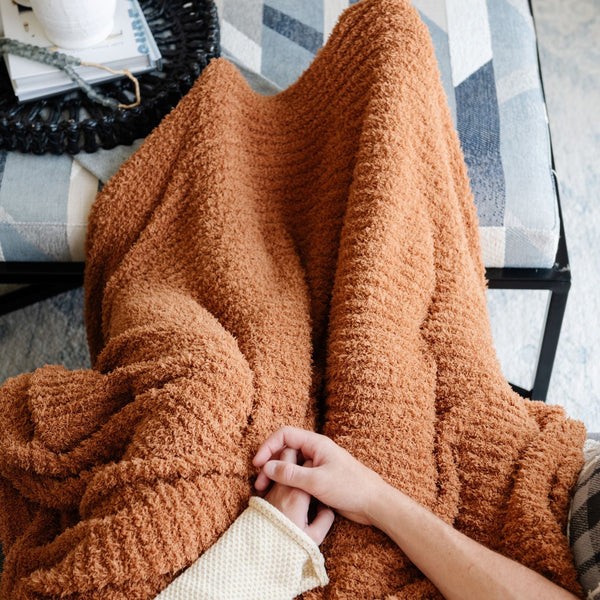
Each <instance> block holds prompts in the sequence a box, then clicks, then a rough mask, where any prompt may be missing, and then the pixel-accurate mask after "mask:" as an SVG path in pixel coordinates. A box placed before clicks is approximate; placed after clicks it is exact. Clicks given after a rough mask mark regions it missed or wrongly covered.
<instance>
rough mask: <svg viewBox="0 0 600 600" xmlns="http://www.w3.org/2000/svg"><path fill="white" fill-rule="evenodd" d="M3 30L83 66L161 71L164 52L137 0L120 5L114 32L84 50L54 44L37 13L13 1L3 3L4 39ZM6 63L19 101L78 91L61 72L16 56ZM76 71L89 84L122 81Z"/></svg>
mask: <svg viewBox="0 0 600 600" xmlns="http://www.w3.org/2000/svg"><path fill="white" fill-rule="evenodd" d="M2 30H3V36H4V37H6V38H11V39H14V40H18V41H20V42H24V43H26V44H32V45H34V46H41V47H42V48H46V49H48V50H56V51H58V52H62V53H63V54H69V55H71V56H77V57H78V58H80V59H81V60H82V61H84V62H91V63H99V64H102V65H104V66H106V67H110V68H111V69H113V70H115V71H119V70H122V69H129V71H130V72H131V73H133V74H134V75H135V74H139V73H144V72H146V71H151V70H153V69H160V67H161V55H160V52H159V50H158V47H157V45H156V42H155V40H154V37H153V35H152V33H151V31H150V28H149V27H148V23H147V22H146V19H145V17H144V13H143V12H142V10H141V9H140V6H139V4H138V2H137V0H117V8H116V12H115V24H114V27H113V31H112V33H111V34H110V35H109V36H108V38H106V39H105V40H104V41H103V42H100V43H99V44H96V45H95V46H90V47H89V48H83V49H81V50H65V49H62V48H59V47H57V46H55V45H53V44H52V43H51V42H50V41H49V40H48V38H47V37H46V35H45V33H44V30H43V28H42V26H41V25H40V24H39V22H38V21H37V19H36V17H35V14H34V13H33V11H32V10H31V9H30V8H25V7H23V6H20V5H17V4H16V3H15V2H14V1H13V0H0V34H2ZM4 60H5V61H6V66H7V69H8V74H9V76H10V79H11V83H12V86H13V89H14V91H15V95H16V96H17V98H18V99H19V101H20V102H25V101H27V100H35V99H37V98H44V97H47V96H52V95H55V94H61V93H64V92H66V91H69V90H71V89H74V88H76V87H77V85H76V84H75V83H74V82H73V81H72V80H71V79H70V78H69V77H68V76H67V75H66V74H65V73H63V72H62V71H60V70H59V69H57V68H56V67H51V66H49V65H45V64H42V63H38V62H35V61H33V60H29V59H27V58H22V57H20V56H14V55H12V54H6V55H5V56H4ZM75 70H76V71H77V72H78V73H79V75H81V77H83V78H84V79H85V80H86V81H87V82H88V83H90V84H96V83H101V82H104V81H107V80H109V79H115V78H116V77H119V76H118V75H113V74H110V73H108V72H107V71H104V70H101V69H97V68H95V67H89V66H78V67H75Z"/></svg>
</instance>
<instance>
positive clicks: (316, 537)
mask: <svg viewBox="0 0 600 600" xmlns="http://www.w3.org/2000/svg"><path fill="white" fill-rule="evenodd" d="M334 519H335V513H334V512H333V511H332V510H331V509H330V508H329V507H327V506H325V505H323V504H319V508H318V509H317V516H316V517H315V518H314V519H313V522H312V523H311V524H310V525H309V526H308V527H306V528H305V530H304V531H305V532H306V533H307V534H308V535H309V537H310V538H311V539H312V540H313V541H314V542H315V543H316V544H317V545H319V544H321V542H322V541H323V540H324V539H325V536H326V535H327V533H328V532H329V530H330V529H331V526H332V525H333V521H334Z"/></svg>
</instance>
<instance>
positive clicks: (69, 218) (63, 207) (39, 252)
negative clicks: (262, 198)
mask: <svg viewBox="0 0 600 600" xmlns="http://www.w3.org/2000/svg"><path fill="white" fill-rule="evenodd" d="M216 3H217V6H218V8H219V14H220V15H221V43H222V46H223V51H224V54H225V55H227V56H230V57H232V58H233V59H235V60H236V62H238V64H241V65H243V66H245V67H246V69H247V70H248V71H249V72H251V73H256V74H258V75H259V76H262V77H263V78H266V79H267V80H270V81H271V82H273V83H274V84H275V86H277V87H278V88H285V87H287V86H288V85H290V84H291V83H293V82H294V81H295V80H296V79H297V78H298V77H299V76H300V75H301V74H302V72H303V71H304V70H305V69H306V68H307V67H308V66H309V64H310V62H311V61H312V59H313V58H314V56H315V54H316V53H317V52H318V51H319V48H320V47H321V46H322V45H323V44H324V43H325V42H326V40H327V37H328V36H329V34H330V32H331V30H332V29H333V27H334V25H335V23H336V22H337V20H338V17H339V15H340V13H341V12H342V11H343V10H344V9H345V8H347V7H348V6H349V4H353V3H354V2H353V1H352V0H302V1H301V2H300V1H298V0H217V2H216ZM413 3H414V5H415V6H416V7H417V9H418V10H419V12H420V14H421V17H422V18H423V21H424V22H425V24H426V25H427V26H428V28H429V31H430V33H431V37H432V40H433V43H434V46H435V50H436V56H437V59H438V63H439V66H440V72H441V75H442V81H443V84H444V88H445V90H446V93H447V96H448V103H449V105H450V109H451V111H452V115H453V117H454V120H455V124H456V127H457V130H458V133H459V136H460V139H461V144H462V147H463V151H464V154H465V159H466V161H467V165H468V169H469V176H470V178H471V186H472V188H473V193H474V196H475V203H476V205H477V211H478V215H479V224H480V233H481V241H482V251H483V261H484V264H485V266H486V267H504V266H509V267H551V266H552V265H553V264H554V258H555V255H556V248H557V245H558V237H559V219H558V204H557V200H556V195H555V191H554V187H553V181H552V173H551V161H550V141H549V135H548V124H547V119H546V110H545V105H544V102H543V96H542V91H541V83H540V76H539V69H538V62H537V53H536V45H535V44H536V41H535V32H534V28H533V20H532V17H531V14H530V12H529V4H528V1H527V0H487V1H486V0H414V2H413ZM254 79H255V83H256V77H255V78H254ZM262 88H263V90H264V89H268V84H266V83H265V84H264V85H263V86H262ZM126 154H127V151H125V152H124V151H123V150H122V149H121V150H117V151H116V153H115V156H116V158H115V160H113V161H112V162H116V161H118V160H121V159H122V158H123V157H124V156H125V155H126ZM76 160H81V162H82V164H84V165H85V166H86V167H88V168H89V169H91V170H92V171H93V172H95V173H96V176H92V175H91V174H90V173H88V172H87V170H86V169H82V168H80V167H81V165H79V164H78V163H75V162H73V161H72V160H71V159H70V158H68V157H58V158H57V157H51V156H43V157H38V156H27V155H19V154H16V153H7V152H0V259H1V260H81V259H82V257H83V238H84V235H85V227H86V221H87V213H88V212H89V206H90V205H91V202H92V201H93V197H94V195H95V192H96V189H97V187H98V180H99V179H100V180H101V181H102V174H101V173H98V171H101V170H102V169H97V168H95V161H101V160H103V158H102V159H101V158H100V156H99V155H98V156H96V155H95V154H92V155H89V156H82V157H77V159H76ZM117 164H118V163H117ZM132 201H134V200H132Z"/></svg>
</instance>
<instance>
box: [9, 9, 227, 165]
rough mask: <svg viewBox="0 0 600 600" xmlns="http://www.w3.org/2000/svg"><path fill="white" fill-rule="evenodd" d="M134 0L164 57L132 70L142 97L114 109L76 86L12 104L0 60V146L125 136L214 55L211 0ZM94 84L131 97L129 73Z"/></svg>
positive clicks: (147, 125) (171, 102)
mask: <svg viewBox="0 0 600 600" xmlns="http://www.w3.org/2000/svg"><path fill="white" fill-rule="evenodd" d="M140 5H141V8H142V10H143V11H144V15H145V16H146V20H147V21H148V25H149V26H150V29H151V30H152V33H153V35H154V38H155V40H156V43H157V45H158V47H159V49H160V52H161V54H162V58H163V61H162V63H163V67H162V71H152V72H149V73H145V74H142V75H139V76H138V80H139V82H140V91H141V104H140V105H139V106H136V107H135V108H129V109H117V110H113V109H110V108H107V107H104V106H102V105H100V104H97V103H95V102H93V101H91V100H90V99H89V98H88V97H87V96H86V95H85V94H84V93H83V92H82V91H80V90H75V91H72V92H68V93H66V94H63V95H60V96H54V97H51V98H46V99H43V100H36V101H32V102H27V103H24V104H19V103H18V102H17V99H16V97H15V95H14V94H13V91H12V88H11V85H10V79H9V77H8V73H7V71H6V65H5V63H4V60H0V149H5V150H18V151H21V152H31V153H34V154H44V153H47V152H48V153H53V154H63V153H65V152H66V153H69V154H77V153H78V152H79V151H81V150H83V151H85V152H95V151H96V150H98V149H99V148H105V149H109V148H114V147H115V146H116V145H118V144H131V143H132V142H133V141H134V140H135V139H137V138H141V137H145V136H146V135H147V134H148V133H150V131H151V130H152V129H153V128H154V127H155V126H156V125H158V123H159V122H160V120H161V119H162V117H163V116H164V115H165V114H167V113H168V112H169V111H170V110H171V109H172V108H173V107H174V106H175V105H176V104H177V102H178V101H179V100H180V99H181V97H182V96H184V95H185V94H186V92H187V91H188V90H189V89H190V88H191V87H192V85H193V83H194V81H195V80H196V78H197V77H198V75H200V73H201V72H202V70H203V69H204V67H206V65H207V64H208V62H209V61H210V60H211V59H212V58H215V57H217V56H219V52H220V46H219V20H218V15H217V9H216V6H215V4H214V2H213V1H212V0H142V1H141V2H140ZM98 89H99V91H100V92H101V93H102V94H104V95H106V96H108V97H111V98H116V99H117V100H118V101H119V102H121V103H123V104H127V103H129V102H131V101H132V98H133V84H132V82H131V81H129V80H128V79H120V80H117V81H113V82H109V83H105V84H102V85H100V86H98Z"/></svg>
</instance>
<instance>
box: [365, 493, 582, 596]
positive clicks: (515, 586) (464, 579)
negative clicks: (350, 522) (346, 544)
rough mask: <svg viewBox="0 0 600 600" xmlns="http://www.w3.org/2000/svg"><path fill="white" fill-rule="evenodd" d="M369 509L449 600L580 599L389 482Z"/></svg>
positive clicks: (375, 520)
mask: <svg viewBox="0 0 600 600" xmlns="http://www.w3.org/2000/svg"><path fill="white" fill-rule="evenodd" d="M369 513H370V515H369V516H370V521H371V522H372V523H373V524H374V525H375V526H376V527H378V528H379V529H381V530H382V531H384V532H385V533H386V534H387V535H389V536H390V537H391V538H392V539H393V540H394V541H395V542H396V543H397V544H398V546H399V547H400V548H401V549H402V550H403V551H404V553H405V554H406V555H407V556H408V558H409V559H410V560H411V561H412V562H413V563H414V564H415V565H416V566H417V567H418V568H419V569H420V570H421V571H422V572H423V573H424V574H425V575H426V576H427V577H428V578H429V579H430V580H431V581H432V582H433V584H434V585H435V586H436V587H437V588H438V589H439V591H440V592H441V593H442V595H443V596H444V597H445V598H446V599H447V600H458V599H464V598H486V600H495V599H498V600H510V599H516V598H520V599H527V600H531V599H535V598H540V599H544V600H572V599H575V598H576V597H575V596H574V595H572V594H571V593H570V592H567V591H566V590H564V589H563V588H561V587H559V586H557V585H555V584H554V583H552V582H551V581H549V580H548V579H546V578H545V577H543V576H542V575H540V574H538V573H536V572H535V571H532V570H530V569H528V568H526V567H524V566H523V565H521V564H519V563H517V562H515V561H513V560H510V559H509V558H506V557H504V556H502V555H501V554H498V553H496V552H493V551H492V550H489V549H487V548H485V547H484V546H482V545H481V544H478V543H477V542H475V541H473V540H471V539H470V538H468V537H467V536H465V535H463V534H462V533H460V532H459V531H457V530H456V529H454V528H452V527H451V526H450V525H448V524H447V523H445V522H444V521H442V520H441V519H439V518H438V517H436V516H435V515H434V514H433V513H431V512H430V511H429V510H427V509H426V508H424V507H422V506H421V505H419V504H418V503H416V502H414V501H413V500H411V499H410V498H409V497H408V496H406V495H405V494H403V493H402V492H400V491H398V490H396V489H394V488H392V487H391V486H389V485H387V484H384V485H382V489H381V493H379V494H377V496H376V497H375V498H374V500H373V503H372V505H371V506H370V507H369Z"/></svg>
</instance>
